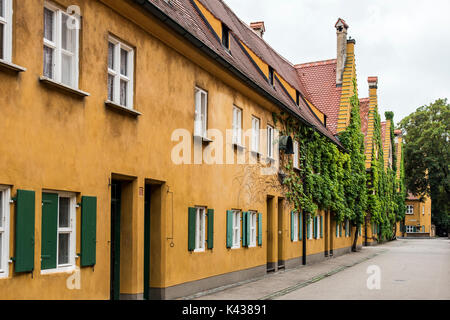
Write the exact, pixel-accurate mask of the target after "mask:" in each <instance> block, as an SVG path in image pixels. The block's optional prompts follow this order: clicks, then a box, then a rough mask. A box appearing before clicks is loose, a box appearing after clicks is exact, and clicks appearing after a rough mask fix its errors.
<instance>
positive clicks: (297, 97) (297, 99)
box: [295, 90, 300, 106]
mask: <svg viewBox="0 0 450 320" xmlns="http://www.w3.org/2000/svg"><path fill="white" fill-rule="evenodd" d="M295 103H296V104H297V105H298V106H299V105H300V92H298V91H297V90H296V91H295Z"/></svg>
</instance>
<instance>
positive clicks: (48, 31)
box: [44, 8, 54, 41]
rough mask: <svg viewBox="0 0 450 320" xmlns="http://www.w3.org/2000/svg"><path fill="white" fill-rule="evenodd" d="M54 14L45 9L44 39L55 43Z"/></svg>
mask: <svg viewBox="0 0 450 320" xmlns="http://www.w3.org/2000/svg"><path fill="white" fill-rule="evenodd" d="M53 17H54V16H53V12H52V11H50V10H48V9H47V8H44V38H45V39H47V40H50V41H53V22H54V21H53Z"/></svg>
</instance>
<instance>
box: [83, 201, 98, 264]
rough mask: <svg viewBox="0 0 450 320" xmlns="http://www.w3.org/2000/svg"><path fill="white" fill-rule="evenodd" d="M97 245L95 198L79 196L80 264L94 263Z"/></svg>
mask: <svg viewBox="0 0 450 320" xmlns="http://www.w3.org/2000/svg"><path fill="white" fill-rule="evenodd" d="M96 247H97V198H96V197H88V196H84V197H82V198H81V266H82V267H88V266H93V265H95V263H96V252H97V251H96Z"/></svg>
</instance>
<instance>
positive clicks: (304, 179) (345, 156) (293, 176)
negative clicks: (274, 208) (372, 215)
mask: <svg viewBox="0 0 450 320" xmlns="http://www.w3.org/2000/svg"><path fill="white" fill-rule="evenodd" d="M350 103H351V107H352V109H351V118H350V124H349V126H348V127H347V129H346V130H345V132H343V133H342V134H341V135H340V136H339V139H340V141H341V143H342V145H343V146H344V148H345V149H346V151H347V152H342V151H341V150H339V149H338V147H337V146H336V145H335V144H333V143H331V142H330V141H329V140H328V139H327V138H325V137H323V136H321V135H319V134H318V133H317V132H315V131H313V130H312V129H311V128H308V127H306V126H304V125H303V124H301V123H299V122H297V121H296V120H295V119H293V118H292V117H291V116H289V115H286V114H284V113H280V114H274V115H273V119H274V122H275V123H280V126H279V127H280V134H281V135H284V136H286V135H292V136H293V139H294V140H296V141H297V142H298V143H299V153H300V164H301V165H300V168H299V169H295V168H294V167H293V164H292V159H290V158H289V157H286V156H284V157H282V159H281V165H282V167H283V170H284V173H285V175H286V176H285V178H284V180H283V184H284V186H285V188H286V189H287V190H286V197H287V199H288V201H289V202H290V203H291V204H292V205H293V207H294V210H296V211H298V212H300V211H301V210H303V211H304V212H305V213H307V214H309V216H310V217H312V216H314V215H316V213H317V211H318V210H330V211H331V212H333V213H334V215H335V218H336V220H337V221H338V222H342V221H344V220H346V219H348V220H350V221H352V222H353V224H354V225H359V224H361V223H362V222H363V221H364V215H365V212H366V205H367V189H366V172H365V165H364V160H365V159H364V136H363V134H362V133H361V120H360V116H359V99H358V96H357V93H356V81H354V95H353V96H352V97H351V99H350Z"/></svg>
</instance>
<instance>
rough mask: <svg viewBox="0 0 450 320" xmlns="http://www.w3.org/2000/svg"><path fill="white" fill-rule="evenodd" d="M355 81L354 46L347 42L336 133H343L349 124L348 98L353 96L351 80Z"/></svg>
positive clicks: (349, 109) (349, 108)
mask: <svg viewBox="0 0 450 320" xmlns="http://www.w3.org/2000/svg"><path fill="white" fill-rule="evenodd" d="M354 78H355V79H356V63H355V44H354V43H353V42H347V61H346V63H345V68H344V74H343V79H342V93H341V103H340V107H339V113H338V126H337V132H338V133H340V132H342V131H345V129H346V128H347V126H348V125H349V123H350V113H351V105H350V97H351V96H353V79H354Z"/></svg>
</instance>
